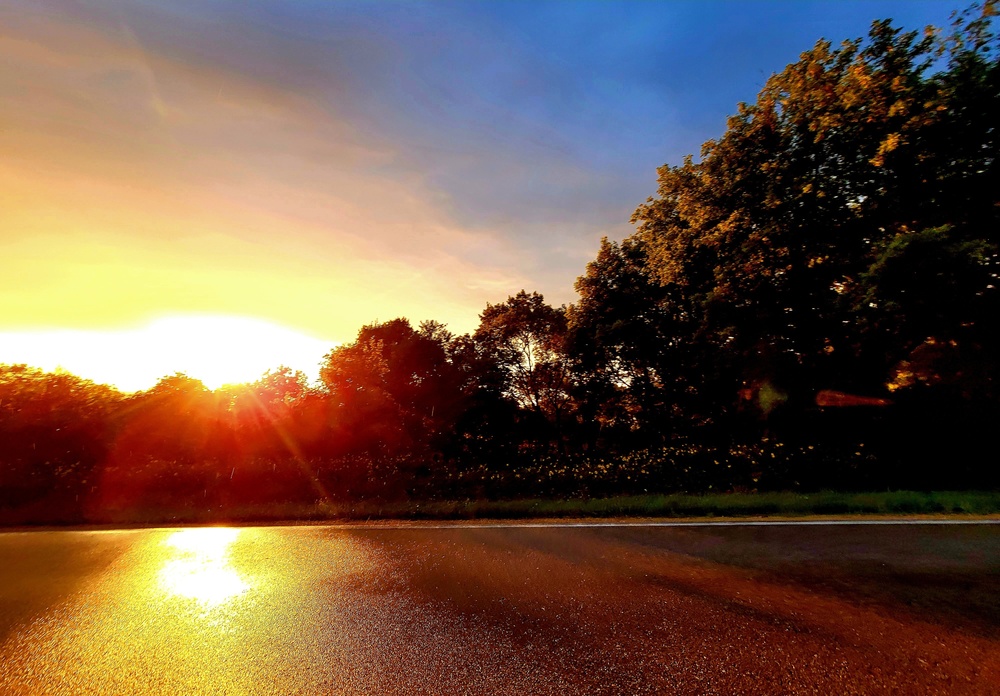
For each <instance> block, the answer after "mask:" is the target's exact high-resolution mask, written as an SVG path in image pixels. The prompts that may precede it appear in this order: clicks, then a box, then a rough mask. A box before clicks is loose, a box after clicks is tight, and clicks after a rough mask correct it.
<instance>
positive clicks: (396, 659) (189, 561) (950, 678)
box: [0, 524, 1000, 696]
mask: <svg viewBox="0 0 1000 696" xmlns="http://www.w3.org/2000/svg"><path fill="white" fill-rule="evenodd" d="M0 693H3V694H52V695H59V694H171V695H172V694H518V695H519V696H528V695H532V694H560V695H562V694H645V693H650V694H783V693H788V694H880V693H892V694H937V693H940V694H966V693H969V694H990V693H994V694H995V693H1000V526H998V525H996V524H992V525H990V524H981V525H980V524H975V525H961V526H959V525H953V526H944V525H920V526H903V525H880V526H868V525H831V526H790V525H778V526H732V527H723V526H678V527H655V526H621V527H618V526H601V527H591V526H583V527H567V526H559V527H546V526H533V527H531V526H529V527H521V526H515V525H511V526H504V527H489V526H483V527H470V526H449V525H434V526H431V525H427V526H413V527H409V528H387V527H366V526H353V527H352V526H340V527H322V526H311V527H250V528H229V529H227V528H221V529H220V528H190V529H179V530H178V529H152V530H127V531H106V532H84V531H51V532H12V533H3V534H0Z"/></svg>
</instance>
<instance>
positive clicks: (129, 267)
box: [0, 0, 948, 389]
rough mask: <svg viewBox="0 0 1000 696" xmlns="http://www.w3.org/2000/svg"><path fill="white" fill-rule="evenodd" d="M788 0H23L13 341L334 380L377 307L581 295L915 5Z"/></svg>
mask: <svg viewBox="0 0 1000 696" xmlns="http://www.w3.org/2000/svg"><path fill="white" fill-rule="evenodd" d="M882 4H884V5H885V4H887V3H882ZM780 5H781V9H780V11H779V10H777V9H775V7H774V6H769V5H767V4H766V3H765V4H763V5H757V4H754V3H747V4H746V6H744V5H743V4H740V5H739V7H736V6H735V5H733V4H728V3H721V4H719V3H716V4H711V3H705V4H703V3H595V4H590V5H587V4H582V3H581V4H575V3H524V4H517V3H468V4H466V3H457V4H456V3H449V2H426V3H422V2H413V3H405V4H395V3H313V2H301V3H284V2H268V1H267V0H261V1H260V2H246V3H243V2H236V3H229V2H225V1H220V2H211V3H209V2H206V3H191V4H190V5H189V6H187V7H186V8H185V7H182V6H181V7H179V6H177V4H176V3H166V2H157V1H156V0H149V1H141V2H135V3H87V4H81V3H74V2H69V1H65V2H63V1H60V0H11V1H10V2H7V3H4V5H3V7H0V244H2V248H0V363H10V362H27V363H29V364H34V365H37V366H40V367H45V368H50V369H51V368H54V367H56V366H61V367H64V368H65V369H68V370H71V371H73V372H76V373H77V374H80V375H82V376H85V377H90V378H93V379H98V380H100V381H109V382H112V383H115V384H117V385H118V386H121V387H122V388H127V389H138V388H143V387H145V386H149V385H151V384H152V383H153V381H155V379H156V377H157V373H159V375H160V376H162V375H163V374H167V373H173V372H175V371H188V372H189V374H191V375H192V376H194V377H198V378H201V379H203V380H205V381H206V382H207V383H209V384H210V385H211V384H218V383H220V382H221V381H229V380H231V379H234V378H237V377H241V378H242V379H253V378H255V377H256V376H259V374H260V372H262V370H259V371H256V372H251V371H253V370H258V367H260V365H261V364H263V361H266V360H272V361H273V360H275V358H276V351H279V352H280V351H281V350H284V351H285V352H284V355H286V356H287V359H282V360H280V362H281V363H284V364H287V365H289V366H290V367H294V368H297V369H303V370H305V371H307V372H308V373H310V374H315V373H316V366H317V362H318V360H319V359H320V358H321V357H322V354H323V352H324V351H323V349H322V348H320V347H321V346H326V347H327V349H329V348H330V347H333V346H334V345H336V344H338V343H342V342H346V341H350V340H351V339H352V338H353V337H354V336H355V335H356V333H357V330H358V329H359V328H360V327H361V326H362V325H364V324H367V323H371V322H373V321H377V320H378V321H386V320H389V319H393V318H395V317H399V316H405V317H407V318H409V319H410V320H411V321H412V322H413V323H414V324H415V325H416V324H417V323H419V322H420V321H422V320H425V319H435V320H438V321H441V322H444V323H446V324H447V325H448V326H449V328H450V329H451V330H452V331H454V332H456V333H462V332H466V331H471V330H474V329H475V326H476V324H477V322H478V314H479V312H480V311H482V309H483V307H484V306H485V304H486V303H487V302H499V301H503V300H504V299H505V298H506V297H507V296H508V295H511V294H514V293H516V292H517V291H519V290H521V289H522V288H523V289H527V290H529V291H530V290H538V291H541V292H543V293H544V294H545V296H546V298H547V299H548V300H549V301H550V302H552V303H553V304H561V303H563V302H570V301H572V299H573V294H572V284H573V280H574V278H575V277H576V276H577V275H579V274H580V273H581V272H582V271H583V270H584V266H585V264H586V263H587V261H588V260H590V259H591V258H593V254H594V253H595V251H596V250H597V248H598V245H599V240H600V238H601V236H602V235H609V236H611V237H621V236H622V235H623V234H627V232H628V230H629V227H628V217H629V213H630V212H631V210H633V209H634V208H635V206H636V204H638V203H639V202H641V201H642V200H644V199H645V198H646V196H647V195H649V194H651V193H652V192H653V191H654V190H655V173H654V169H655V167H656V166H658V165H660V164H662V163H663V162H664V161H667V160H672V161H677V160H679V158H680V157H681V156H682V155H684V154H686V153H688V152H695V151H697V150H698V147H699V145H700V143H701V142H702V141H703V140H705V139H707V138H709V137H714V136H715V135H717V133H718V132H719V131H720V130H721V128H722V127H723V125H724V122H725V121H724V119H725V115H726V114H727V113H729V112H731V111H732V110H733V108H734V105H735V103H736V102H737V101H738V100H740V99H745V100H752V98H753V95H754V94H755V92H756V90H757V88H759V86H760V84H762V83H763V81H764V79H766V75H767V74H769V73H770V72H772V71H774V70H780V69H781V67H783V65H784V64H785V63H787V62H789V61H791V60H794V59H795V58H796V56H797V54H798V52H799V51H801V50H803V49H804V48H806V47H807V46H808V45H810V44H811V43H812V42H813V41H814V40H815V39H816V38H818V35H819V34H820V33H822V32H823V31H824V28H825V29H826V31H827V33H829V34H831V35H833V36H834V37H842V36H852V35H860V34H861V33H864V31H865V29H866V27H867V24H868V22H870V21H871V19H873V18H874V17H875V16H892V15H893V14H896V13H894V12H886V11H882V10H880V9H875V8H872V9H870V10H869V9H866V10H864V11H863V12H862V10H861V7H862V6H863V4H861V3H858V4H855V5H852V7H853V9H852V10H851V13H853V14H850V16H849V17H848V16H847V14H849V13H845V14H844V16H843V17H838V16H837V15H836V13H833V14H832V15H831V13H830V12H829V8H830V5H825V4H823V3H802V5H801V6H800V5H799V4H798V3H795V4H792V5H788V4H784V3H782V4H780ZM887 5H888V7H890V8H894V9H896V10H898V9H900V8H902V7H905V6H906V4H902V5H901V4H892V3H888V4H887ZM919 7H921V8H923V10H926V11H925V12H924V15H927V17H924V16H923V15H921V16H920V17H919V18H918V19H917V20H916V21H913V20H911V21H910V24H911V25H914V24H916V25H917V26H921V24H919V22H921V21H923V20H924V19H927V20H941V19H942V18H946V17H947V11H946V9H945V8H948V6H947V5H942V4H941V3H925V4H923V5H920V6H919ZM793 8H796V9H793ZM801 8H805V9H801ZM747 13H749V14H750V15H753V17H748V16H744V15H747ZM754 18H756V20H757V21H749V20H750V19H754ZM820 20H822V21H823V22H827V23H828V24H827V25H823V26H818V25H817V24H816V22H818V21H820ZM837 22H840V23H839V24H838V23H837ZM936 23H938V24H942V23H943V22H941V21H937V22H936ZM748 25H754V26H755V31H754V34H753V35H752V36H750V35H747V34H746V30H745V27H746V26H748ZM772 25H773V31H771V32H768V31H763V30H762V27H768V26H772ZM664 36H669V37H672V39H671V41H668V42H666V43H665V42H664V41H663V40H662V39H663V37H664ZM688 36H703V37H708V38H707V39H706V40H705V41H702V42H700V43H696V42H693V41H690V40H689V39H687V38H685V37H688ZM602 37H604V38H602ZM611 37H613V40H611ZM583 39H586V40H583ZM748 42H749V43H748ZM720 46H725V47H737V48H739V47H740V46H742V47H743V54H741V55H740V56H739V59H738V60H737V59H734V58H733V56H731V55H728V54H724V53H720V52H719V51H718V48H719V47H720ZM581 47H586V50H582V48H581ZM727 50H728V49H727ZM734 50H735V49H734ZM656 65H660V66H662V69H657V70H651V69H650V67H651V66H656ZM705 84H715V85H718V89H713V90H705V89H704V85H705ZM682 105H683V109H681V108H680V107H681V106H682ZM213 317H214V318H215V319H212V318H213ZM163 322H167V323H166V324H164V323H163ZM164 326H168V327H169V328H170V330H171V331H172V332H173V333H172V334H171V335H170V336H169V337H165V335H164V333H163V327H164ZM199 354H204V355H208V354H210V355H213V356H215V357H214V358H213V359H214V360H215V361H216V363H212V364H215V365H216V366H215V367H211V366H210V363H211V360H208V359H207V358H206V359H205V361H203V362H204V364H200V363H198V361H197V360H195V356H197V355H199ZM227 355H228V356H230V359H229V360H226V356H227ZM237 356H239V357H237ZM237 364H242V365H243V368H242V369H243V370H244V372H239V371H238V370H235V366H236V365H237ZM271 366H272V367H277V363H274V364H272V365H271ZM224 368H225V369H224ZM265 369H266V368H265Z"/></svg>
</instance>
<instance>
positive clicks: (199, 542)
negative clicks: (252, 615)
mask: <svg viewBox="0 0 1000 696" xmlns="http://www.w3.org/2000/svg"><path fill="white" fill-rule="evenodd" d="M239 535H240V530H238V529H226V528H206V529H184V530H181V531H179V532H175V533H174V534H171V535H170V536H169V537H167V539H166V541H165V542H164V543H165V544H166V546H167V547H168V548H169V554H170V557H169V559H168V560H167V562H166V563H165V564H164V566H163V569H162V570H161V571H160V586H161V587H162V588H163V589H164V590H165V591H166V593H167V594H169V595H171V596H175V597H184V598H186V599H193V600H194V601H195V602H197V603H198V604H199V605H201V606H203V607H205V608H207V609H210V608H213V607H217V606H219V605H221V604H224V603H225V602H228V601H229V600H231V599H234V598H236V597H238V596H239V595H241V594H243V593H244V592H246V591H247V590H249V589H250V585H249V584H247V582H246V581H245V580H244V579H243V577H242V576H240V574H239V573H238V572H236V570H235V569H234V568H233V567H232V565H231V564H230V560H229V554H230V549H231V547H232V545H233V543H234V542H235V541H236V539H237V538H238V537H239Z"/></svg>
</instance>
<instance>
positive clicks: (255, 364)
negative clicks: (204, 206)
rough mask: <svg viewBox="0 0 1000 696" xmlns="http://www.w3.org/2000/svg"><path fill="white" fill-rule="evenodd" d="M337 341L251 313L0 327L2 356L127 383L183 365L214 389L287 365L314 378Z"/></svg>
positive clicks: (126, 386) (142, 385)
mask: <svg viewBox="0 0 1000 696" xmlns="http://www.w3.org/2000/svg"><path fill="white" fill-rule="evenodd" d="M332 347H333V343H332V342H330V341H323V340H320V339H318V338H314V337H312V336H307V335H305V334H302V333H299V332H298V331H294V330H292V329H289V328H286V327H283V326H279V325H277V324H273V323H271V322H267V321H263V320H260V319H252V318H248V317H232V316H213V315H202V316H199V315H194V316H174V317H165V318H162V319H159V320H156V321H154V322H152V323H150V324H148V325H146V326H144V327H141V328H137V329H126V330H119V331H32V332H8V333H0V363H26V364H28V365H31V366H33V367H39V368H42V369H45V370H55V369H64V370H67V371H69V372H72V373H73V374H75V375H79V376H80V377H85V378H87V379H91V380H94V381H95V382H100V383H104V384H111V385H114V386H116V387H118V388H119V389H121V390H123V391H136V390H140V389H147V388H149V387H151V386H152V385H153V384H155V383H156V381H157V380H158V379H159V378H161V377H164V376H166V375H171V374H174V373H177V372H183V373H185V374H187V375H188V376H189V377H194V378H196V379H200V380H201V381H202V382H204V383H205V386H207V387H209V388H210V389H215V388H217V387H220V386H222V385H223V384H237V383H242V382H252V381H254V380H256V379H257V378H259V377H260V376H261V375H262V374H263V373H264V372H266V371H267V370H269V369H273V368H276V367H278V366H281V365H284V366H287V367H290V368H292V369H296V370H302V371H303V372H305V373H306V374H307V375H308V376H309V377H310V378H315V377H316V375H317V373H318V370H319V363H320V361H321V360H322V358H323V355H325V354H326V353H327V352H328V351H329V350H330V349H331V348H332Z"/></svg>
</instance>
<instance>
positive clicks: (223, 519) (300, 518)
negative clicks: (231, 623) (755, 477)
mask: <svg viewBox="0 0 1000 696" xmlns="http://www.w3.org/2000/svg"><path fill="white" fill-rule="evenodd" d="M995 514H1000V491H934V492H917V491H883V492H859V493H841V492H835V491H821V492H817V493H793V492H771V493H744V492H739V493H714V494H702V495H691V494H680V493H676V494H663V495H641V496H618V497H612V498H590V499H565V500H553V499H540V498H539V499H520V500H444V501H429V502H423V501H406V502H382V503H380V502H373V501H366V502H355V503H348V502H342V503H341V502H320V503H315V504H301V503H288V502H286V503H273V504H267V505H263V504H261V505H233V506H231V507H225V508H209V509H195V508H190V507H185V508H170V509H167V508H151V507H142V508H134V507H133V508H129V509H105V510H101V511H91V513H90V514H89V515H87V516H86V518H81V517H79V516H78V515H73V516H67V517H65V518H63V517H60V515H58V514H52V512H51V511H49V513H48V514H46V512H45V511H44V510H41V509H37V508H36V509H34V510H32V511H31V512H28V511H27V510H23V509H22V510H13V509H9V508H8V509H2V508H0V526H7V527H14V526H29V525H30V526H38V525H80V524H84V525H110V526H128V525H139V526H148V525H172V524H218V523H282V522H338V521H366V520H368V521H371V520H514V519H532V518H594V519H599V518H609V517H666V518H696V517H709V518H711V517H809V516H838V515H862V516H863V515H995Z"/></svg>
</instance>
